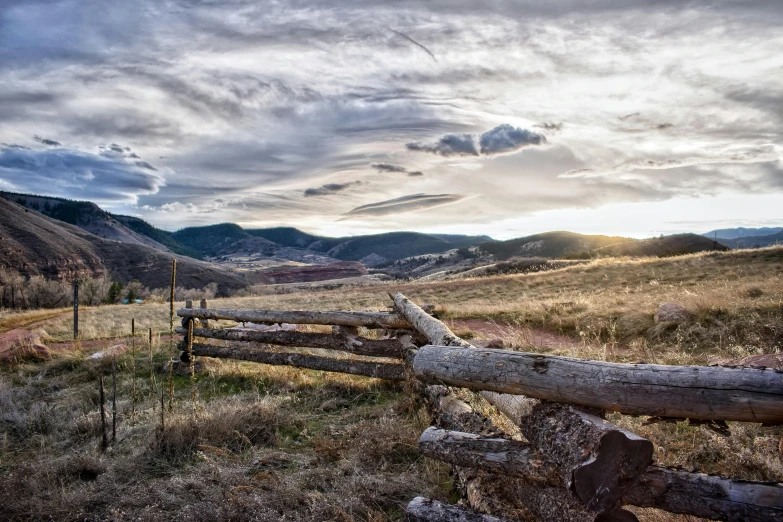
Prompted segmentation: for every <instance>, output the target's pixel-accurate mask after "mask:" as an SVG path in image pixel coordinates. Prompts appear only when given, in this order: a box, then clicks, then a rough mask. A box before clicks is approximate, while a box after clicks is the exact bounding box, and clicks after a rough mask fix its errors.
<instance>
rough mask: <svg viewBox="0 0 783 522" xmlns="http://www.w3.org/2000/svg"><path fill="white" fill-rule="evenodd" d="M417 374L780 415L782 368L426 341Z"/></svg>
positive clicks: (590, 400) (609, 406)
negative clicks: (632, 360)
mask: <svg viewBox="0 0 783 522" xmlns="http://www.w3.org/2000/svg"><path fill="white" fill-rule="evenodd" d="M413 366H414V371H415V373H416V376H417V377H418V378H419V379H422V380H424V381H425V382H430V383H446V384H450V385H453V386H462V387H465V388H468V389H472V390H489V391H495V392H501V393H511V394H518V395H526V396H528V397H534V398H538V399H549V400H554V401H558V402H567V403H571V404H578V405H581V406H587V407H594V408H600V409H603V410H607V411H618V412H621V413H625V414H630V415H656V416H661V417H676V418H691V419H705V420H734V421H746V422H763V423H767V424H780V423H783V372H777V371H775V370H771V369H765V370H761V369H756V368H721V367H709V366H665V365H657V364H617V363H607V362H602V361H584V360H579V359H572V358H570V357H559V356H547V355H539V354H530V353H522V352H512V351H510V350H496V349H491V348H485V349H480V350H479V349H476V348H464V347H453V346H424V347H422V348H421V349H420V350H419V351H418V353H417V354H416V358H415V359H414V362H413Z"/></svg>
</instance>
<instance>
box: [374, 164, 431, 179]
mask: <svg viewBox="0 0 783 522" xmlns="http://www.w3.org/2000/svg"><path fill="white" fill-rule="evenodd" d="M372 168H374V169H375V170H377V171H378V172H400V173H405V174H408V176H412V177H416V176H423V175H424V173H423V172H422V171H420V170H408V169H406V168H405V167H403V166H401V165H394V164H392V163H373V164H372Z"/></svg>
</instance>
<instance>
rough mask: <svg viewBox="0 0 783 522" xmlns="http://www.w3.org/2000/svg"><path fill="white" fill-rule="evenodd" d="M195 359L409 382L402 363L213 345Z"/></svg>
mask: <svg viewBox="0 0 783 522" xmlns="http://www.w3.org/2000/svg"><path fill="white" fill-rule="evenodd" d="M193 355H195V356H203V357H218V358H224V359H238V360H242V361H252V362H257V363H263V364H272V365H278V366H281V365H285V366H296V367H298V368H307V369H310V370H322V371H326V372H338V373H350V374H353V375H364V376H365V377H376V378H378V379H386V380H390V381H402V380H404V379H405V371H404V367H403V365H402V363H399V362H375V361H362V360H357V359H335V358H332V357H321V356H318V355H307V354H303V353H296V352H269V351H263V350H258V349H252V348H234V347H229V346H214V345H210V344H201V343H194V344H193Z"/></svg>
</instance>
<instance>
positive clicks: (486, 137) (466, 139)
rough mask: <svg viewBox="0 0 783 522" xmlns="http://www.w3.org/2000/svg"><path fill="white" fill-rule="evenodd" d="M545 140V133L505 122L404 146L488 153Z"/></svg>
mask: <svg viewBox="0 0 783 522" xmlns="http://www.w3.org/2000/svg"><path fill="white" fill-rule="evenodd" d="M543 143H546V137H544V135H543V134H539V133H537V132H532V131H529V130H526V129H520V128H518V127H513V126H511V125H508V124H506V123H504V124H503V125H498V126H497V127H495V128H494V129H492V130H488V131H487V132H485V133H484V134H446V135H445V136H443V137H441V138H440V139H439V140H438V141H436V142H411V143H408V144H406V145H405V146H406V147H407V148H408V149H409V150H418V151H424V152H432V153H434V154H440V155H441V156H479V155H484V156H489V155H493V154H503V153H507V152H514V151H517V150H519V149H521V148H523V147H527V146H528V145H541V144H543Z"/></svg>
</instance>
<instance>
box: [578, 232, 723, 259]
mask: <svg viewBox="0 0 783 522" xmlns="http://www.w3.org/2000/svg"><path fill="white" fill-rule="evenodd" d="M711 250H716V251H724V250H729V249H728V248H727V247H726V246H724V245H722V244H720V243H718V242H716V241H714V240H712V239H710V238H707V237H704V236H700V235H698V234H674V235H671V236H663V237H654V238H651V239H643V240H638V241H625V242H623V243H618V244H615V245H609V246H605V247H601V248H597V249H595V250H593V252H592V254H593V256H595V257H601V256H613V257H615V256H631V257H639V256H651V257H669V256H679V255H683V254H695V253H696V252H707V251H711Z"/></svg>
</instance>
